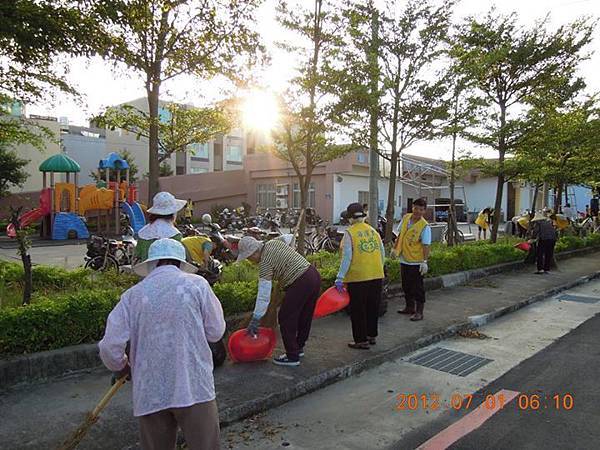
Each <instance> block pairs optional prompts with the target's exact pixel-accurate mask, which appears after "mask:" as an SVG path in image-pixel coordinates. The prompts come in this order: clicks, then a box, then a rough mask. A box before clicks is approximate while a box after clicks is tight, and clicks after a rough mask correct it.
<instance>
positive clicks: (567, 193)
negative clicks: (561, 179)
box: [565, 183, 572, 206]
mask: <svg viewBox="0 0 600 450" xmlns="http://www.w3.org/2000/svg"><path fill="white" fill-rule="evenodd" d="M567 203H569V183H565V205H566V204H567ZM571 206H572V205H571Z"/></svg>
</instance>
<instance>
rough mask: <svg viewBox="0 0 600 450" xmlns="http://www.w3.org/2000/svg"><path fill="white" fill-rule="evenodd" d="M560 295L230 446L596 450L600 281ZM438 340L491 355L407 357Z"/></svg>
mask: <svg viewBox="0 0 600 450" xmlns="http://www.w3.org/2000/svg"><path fill="white" fill-rule="evenodd" d="M564 294H565V293H562V294H559V295H558V296H556V297H552V298H549V299H547V300H544V301H542V302H539V303H536V304H534V305H532V306H530V307H528V308H525V309H522V310H520V311H518V312H515V313H513V314H510V315H508V316H505V317H504V318H501V319H499V320H497V321H495V322H492V323H491V324H488V325H485V326H483V327H481V328H480V329H479V330H478V331H479V332H481V333H482V334H481V335H480V336H479V337H481V338H483V339H479V338H473V337H471V338H465V337H457V338H453V339H449V340H446V341H442V342H439V343H437V344H434V345H432V346H431V347H428V348H425V349H421V350H419V351H418V352H416V353H414V354H411V355H407V356H406V357H403V358H400V359H398V360H395V361H390V362H389V363H386V364H384V365H382V366H380V367H378V368H376V369H373V370H370V371H368V372H365V373H363V374H362V375H360V376H358V377H354V378H350V379H347V380H345V381H342V382H339V383H336V384H334V385H332V386H329V387H327V388H325V389H322V390H320V391H317V392H314V393H312V394H309V395H306V396H304V397H301V398H299V399H297V400H294V401H292V402H290V403H288V404H285V405H283V406H281V407H279V408H277V409H274V410H271V411H268V412H267V413H265V414H263V415H260V416H258V417H254V418H252V419H248V420H246V421H244V422H241V423H238V424H235V425H233V426H231V427H228V428H225V429H224V430H222V444H223V447H224V448H233V449H248V448H252V449H254V448H257V449H258V448H260V449H274V448H281V447H282V446H284V447H288V448H296V449H314V448H319V449H334V448H335V449H379V448H382V449H383V448H392V449H402V450H403V449H414V448H422V449H435V450H438V449H444V448H451V449H482V448H486V449H505V448H506V449H515V448H519V449H553V448H578V449H588V448H589V449H592V448H598V441H599V439H600V427H598V423H600V413H599V412H598V411H599V410H598V404H599V401H600V386H599V385H598V383H597V374H598V373H599V372H600V346H598V341H599V340H600V315H598V313H600V282H593V283H589V284H587V285H584V286H581V287H578V288H575V289H573V290H571V291H568V292H567V294H571V295H574V296H575V297H571V298H570V300H565V299H564V297H561V295H564ZM582 298H583V299H584V300H585V301H586V302H576V301H572V300H573V299H575V300H577V299H582ZM475 337H477V336H475ZM438 348H442V349H446V350H453V351H457V352H462V353H466V354H469V355H477V356H481V357H483V358H487V359H489V360H491V362H489V363H487V364H485V365H483V366H482V367H480V368H478V369H477V370H475V371H473V372H472V373H470V374H468V375H466V376H458V375H452V374H449V373H445V372H442V371H439V370H435V369H432V368H426V367H423V366H420V365H416V364H413V363H411V362H410V360H411V359H412V358H416V357H419V356H421V355H424V354H426V353H427V352H429V351H432V350H434V349H438ZM499 393H501V394H502V395H503V399H501V398H500V396H499ZM556 394H558V395H559V397H558V402H559V408H557V407H556V404H555V402H556V400H555V399H554V398H553V396H554V395H556ZM412 395H416V398H417V399H418V402H417V403H415V402H414V399H415V397H411V396H412ZM487 395H495V397H493V400H494V401H495V402H496V404H495V405H492V398H491V397H488V398H487V403H485V402H484V400H485V399H486V396H487ZM513 395H514V396H515V398H514V399H513V400H512V401H509V400H510V398H511V396H513ZM535 395H537V396H539V397H534V396H535ZM423 396H425V397H423ZM411 399H412V400H411ZM536 399H539V400H540V404H539V407H538V406H537V402H536ZM501 400H504V407H503V408H500V407H499V405H500V402H501ZM571 400H572V405H571ZM469 402H470V403H469ZM411 403H412V404H411ZM482 403H483V406H481V407H480V408H478V406H479V405H480V404H482ZM435 404H439V407H435ZM415 405H416V406H415ZM519 405H520V406H521V407H519ZM571 406H572V407H571Z"/></svg>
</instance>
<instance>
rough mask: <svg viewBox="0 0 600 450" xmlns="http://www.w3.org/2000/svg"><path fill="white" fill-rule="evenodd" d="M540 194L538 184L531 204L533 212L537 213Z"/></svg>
mask: <svg viewBox="0 0 600 450" xmlns="http://www.w3.org/2000/svg"><path fill="white" fill-rule="evenodd" d="M539 193H540V185H539V184H538V183H536V184H535V189H534V190H533V200H532V202H531V211H533V212H535V211H536V209H537V199H538V196H539Z"/></svg>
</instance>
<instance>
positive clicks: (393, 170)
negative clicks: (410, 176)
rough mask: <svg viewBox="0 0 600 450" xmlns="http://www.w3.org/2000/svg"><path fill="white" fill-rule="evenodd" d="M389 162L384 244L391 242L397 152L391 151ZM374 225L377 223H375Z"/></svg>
mask: <svg viewBox="0 0 600 450" xmlns="http://www.w3.org/2000/svg"><path fill="white" fill-rule="evenodd" d="M390 160H391V167H390V186H389V188H388V198H387V207H386V209H385V219H386V221H387V223H386V226H385V243H386V244H388V243H390V242H391V241H392V236H393V235H392V232H393V230H394V199H395V198H396V174H397V172H398V152H397V151H396V150H395V149H392V155H391V158H390ZM376 225H377V222H376V223H375V226H376Z"/></svg>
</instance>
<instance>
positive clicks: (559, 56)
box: [452, 10, 594, 242]
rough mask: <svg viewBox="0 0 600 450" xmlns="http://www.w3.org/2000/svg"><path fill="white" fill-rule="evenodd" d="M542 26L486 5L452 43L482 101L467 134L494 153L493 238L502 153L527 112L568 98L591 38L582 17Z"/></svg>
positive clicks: (514, 142) (521, 133)
mask: <svg viewBox="0 0 600 450" xmlns="http://www.w3.org/2000/svg"><path fill="white" fill-rule="evenodd" d="M547 26H548V20H547V19H544V20H542V21H540V22H538V23H537V24H535V25H534V26H533V27H529V28H528V27H524V26H520V25H518V24H517V15H516V14H515V13H513V14H511V15H509V16H503V15H500V14H497V13H496V12H495V11H494V10H491V11H490V12H489V13H488V14H487V15H486V16H485V17H484V18H483V19H476V18H469V19H468V20H467V21H466V23H465V24H463V25H462V27H461V28H460V30H459V32H458V34H457V36H456V39H455V44H454V45H453V48H452V55H453V57H454V58H455V59H456V62H457V67H458V70H459V72H460V74H461V75H462V76H463V77H464V78H466V79H469V80H473V82H474V86H475V89H476V91H477V93H478V95H479V96H480V97H481V99H482V100H483V101H485V102H486V105H487V108H486V110H485V114H481V115H480V118H481V121H480V125H479V127H478V128H477V129H475V130H473V131H470V132H469V133H467V136H468V138H469V139H470V140H472V141H473V142H476V143H478V144H480V145H484V146H487V147H491V148H494V149H495V150H496V151H497V152H498V162H497V169H498V175H497V189H496V200H495V204H494V220H493V225H492V233H491V240H492V242H496V239H497V237H498V228H499V225H500V218H501V209H502V194H503V189H504V183H505V182H506V161H507V155H509V154H511V153H512V152H514V150H515V149H516V148H518V147H519V145H520V142H521V141H522V140H523V139H524V137H525V136H526V135H527V133H528V132H529V131H530V130H531V128H532V123H531V122H530V121H528V120H527V111H528V110H529V109H530V108H531V107H533V106H535V105H536V104H542V103H544V102H546V103H547V102H556V101H561V100H562V101H564V100H566V99H569V98H571V97H572V95H573V92H575V91H577V90H579V89H581V87H582V86H583V81H581V79H578V78H577V77H576V76H575V70H576V68H577V65H578V63H579V62H580V61H581V60H582V59H584V58H585V55H584V54H582V50H583V48H584V47H585V46H586V45H587V44H588V43H589V42H590V41H591V36H592V33H593V29H594V24H593V23H589V22H588V21H585V20H581V21H577V22H574V23H572V24H570V25H567V26H562V27H560V28H558V29H557V30H555V31H552V32H551V31H548V29H547V28H548V27H547Z"/></svg>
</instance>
